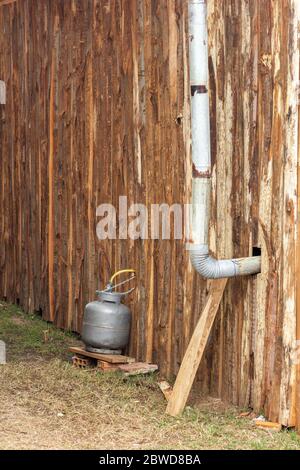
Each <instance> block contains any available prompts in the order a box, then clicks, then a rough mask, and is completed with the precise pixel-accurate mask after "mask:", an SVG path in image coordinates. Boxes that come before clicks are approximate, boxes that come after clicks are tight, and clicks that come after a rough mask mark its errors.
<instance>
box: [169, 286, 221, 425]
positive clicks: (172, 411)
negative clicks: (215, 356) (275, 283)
mask: <svg viewBox="0 0 300 470" xmlns="http://www.w3.org/2000/svg"><path fill="white" fill-rule="evenodd" d="M226 283H227V279H217V280H213V281H211V286H210V294H209V296H208V299H207V302H206V305H205V307H204V309H203V312H202V314H201V316H200V319H199V320H198V323H197V325H196V328H195V331H194V333H193V336H192V338H191V341H190V343H189V345H188V348H187V350H186V353H185V355H184V358H183V361H182V364H181V366H180V369H179V372H178V375H177V378H176V382H175V385H174V388H173V391H172V393H171V395H170V398H169V402H168V406H167V409H166V413H167V414H169V415H171V416H177V415H179V414H180V413H182V411H183V410H184V407H185V404H186V401H187V399H188V396H189V393H190V390H191V388H192V385H193V382H194V379H195V375H196V372H197V370H198V367H199V364H200V361H201V358H202V356H203V352H204V349H205V346H206V343H207V340H208V337H209V334H210V332H211V329H212V325H213V323H214V319H215V317H216V314H217V311H218V308H219V305H220V302H221V299H222V296H223V292H224V289H225V286H226Z"/></svg>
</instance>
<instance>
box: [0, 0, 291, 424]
mask: <svg viewBox="0 0 300 470" xmlns="http://www.w3.org/2000/svg"><path fill="white" fill-rule="evenodd" d="M3 3H7V4H6V5H4V4H3ZM298 3H299V2H297V1H295V0H278V1H276V2H274V1H272V0H260V1H258V0H243V1H242V0H208V23H209V50H210V53H209V74H210V103H211V129H212V131H211V137H212V162H213V189H214V191H213V198H212V207H211V212H212V220H211V227H210V246H211V249H212V251H213V252H214V254H216V255H217V256H220V257H230V256H235V257H239V256H248V255H251V254H252V247H253V246H258V247H260V248H261V249H262V273H261V274H260V275H259V276H257V277H256V278H253V279H232V280H230V281H228V285H227V288H226V292H225V295H224V299H223V300H222V303H221V306H220V310H219V313H218V314H217V316H216V320H215V324H214V326H213V330H212V334H211V336H210V337H209V341H208V345H207V349H206V351H205V353H204V356H203V358H202V361H201V365H200V369H199V373H198V375H197V379H198V381H197V383H196V384H195V387H196V388H198V389H199V390H201V391H202V392H203V393H210V394H212V395H216V396H220V397H222V398H223V399H225V400H227V401H230V402H232V403H235V404H238V405H241V406H252V407H253V408H254V410H255V411H261V410H262V409H263V410H264V412H265V413H266V415H267V416H268V418H269V419H270V420H271V421H274V422H279V423H280V424H283V425H286V424H288V423H294V422H295V420H296V414H297V413H296V411H295V410H296V409H299V406H298V408H297V406H295V400H296V398H295V397H296V388H295V387H296V383H298V384H299V374H298V379H297V382H296V370H295V368H292V367H291V362H292V360H291V355H292V351H293V350H294V346H295V339H296V279H297V282H298V278H297V277H296V270H297V269H298V270H299V262H298V261H297V266H296V263H295V260H296V236H297V233H296V220H297V219H296V217H297V213H299V202H298V201H297V159H298V155H299V150H298V148H297V144H296V141H297V134H298V130H297V129H298V116H297V114H296V113H295V110H294V101H293V100H295V96H294V95H293V90H294V86H295V83H296V82H297V80H298V79H299V78H298V77H299V67H298V65H299V64H298V63H299V47H298V42H297V30H298V22H299V7H298ZM187 20H188V13H187V1H181V0H161V1H150V0H131V1H126V2H122V1H121V0H64V1H63V2H62V1H59V0H51V1H49V0H39V1H38V2H37V1H35V0H17V1H15V2H10V1H9V2H6V1H4V2H0V80H3V81H5V83H6V92H7V93H6V94H7V96H6V100H7V102H6V105H0V113H1V115H0V120H1V123H0V138H1V143H0V172H1V174H0V210H1V218H0V243H1V251H0V297H1V298H2V299H7V300H8V301H10V302H15V303H19V304H20V305H21V306H22V307H23V308H24V309H25V310H26V311H28V312H34V311H37V312H39V313H41V314H42V316H43V318H44V319H46V320H50V319H51V320H53V321H54V323H55V324H56V325H58V326H59V327H64V328H69V329H72V330H74V331H79V332H80V330H81V324H82V315H83V308H84V305H85V304H86V303H87V302H88V301H89V300H91V299H92V298H93V296H94V291H95V290H96V289H97V288H99V287H102V286H103V285H104V284H105V283H106V282H107V279H108V277H109V275H110V273H112V272H113V271H114V270H117V269H119V268H124V267H127V266H130V267H134V268H136V269H137V271H138V285H139V289H138V290H137V291H136V293H134V294H132V295H131V297H130V298H129V299H128V303H129V304H130V305H131V307H132V310H133V328H132V335H131V344H130V348H129V351H128V353H129V354H130V355H133V356H135V357H137V359H138V360H147V361H152V362H154V363H158V364H159V366H160V370H161V372H162V374H164V375H166V376H172V375H174V374H176V373H177V372H178V369H179V366H180V363H181V361H182V357H183V355H184V353H185V350H186V348H187V345H188V343H189V340H190V338H191V335H192V333H193V331H194V328H195V325H196V324H197V321H198V319H199V316H200V313H201V311H202V309H203V306H204V305H205V302H206V299H207V289H208V286H207V283H206V282H205V281H204V280H202V279H201V278H200V277H199V276H197V275H196V274H195V273H194V272H193V270H192V267H191V264H190V262H189V259H188V255H187V253H186V251H185V248H184V243H183V242H182V241H178V240H170V241H168V240H163V241H159V240H142V239H138V240H135V241H131V240H130V241H128V240H123V239H122V240H117V241H113V242H111V241H108V240H105V241H102V242H100V241H99V240H98V239H97V236H96V224H97V222H98V218H97V217H96V207H97V206H98V205H99V204H101V203H112V204H114V205H117V203H118V198H119V196H120V195H127V196H128V202H129V205H130V204H131V203H132V202H140V203H144V204H146V205H147V207H150V204H151V203H162V202H167V203H171V204H172V203H181V204H183V203H187V202H189V200H190V194H191V173H192V168H191V158H190V102H189V94H190V90H189V77H188V37H187ZM298 219H299V218H298ZM298 239H299V229H298ZM298 259H299V258H298ZM298 277H299V276H298ZM298 312H299V311H298ZM298 319H299V313H298ZM298 323H299V321H298ZM298 396H299V395H298ZM298 401H299V399H298ZM298 423H299V412H298Z"/></svg>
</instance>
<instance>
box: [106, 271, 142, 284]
mask: <svg viewBox="0 0 300 470" xmlns="http://www.w3.org/2000/svg"><path fill="white" fill-rule="evenodd" d="M123 273H134V274H135V273H136V271H135V269H121V270H120V271H117V272H116V273H115V274H113V276H112V277H111V278H110V280H109V282H110V284H112V283H113V280H114V279H115V278H116V277H117V276H119V275H120V274H123Z"/></svg>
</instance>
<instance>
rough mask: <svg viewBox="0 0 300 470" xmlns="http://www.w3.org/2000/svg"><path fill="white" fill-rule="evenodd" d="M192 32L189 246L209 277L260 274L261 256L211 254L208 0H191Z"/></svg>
mask: <svg viewBox="0 0 300 470" xmlns="http://www.w3.org/2000/svg"><path fill="white" fill-rule="evenodd" d="M189 36H190V38H189V43H190V80H191V121H192V122H191V127H192V160H193V182H192V214H191V243H189V245H188V246H187V249H188V250H190V258H191V262H192V264H193V266H194V268H195V269H196V271H197V272H198V273H199V274H201V276H203V277H205V278H207V279H217V278H225V277H234V276H243V275H249V274H257V273H259V272H260V269H261V258H260V256H255V257H248V258H239V259H228V260H217V259H215V258H213V257H212V256H211V255H210V254H209V247H208V229H209V220H210V194H211V155H210V123H209V94H208V44H207V42H208V41H207V5H206V0H190V2H189Z"/></svg>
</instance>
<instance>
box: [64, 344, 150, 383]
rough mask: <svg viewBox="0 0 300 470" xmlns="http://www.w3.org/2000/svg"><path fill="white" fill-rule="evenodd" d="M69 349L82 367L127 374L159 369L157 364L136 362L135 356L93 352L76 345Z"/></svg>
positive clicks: (75, 360)
mask: <svg viewBox="0 0 300 470" xmlns="http://www.w3.org/2000/svg"><path fill="white" fill-rule="evenodd" d="M69 351H70V352H72V353H73V354H74V356H73V357H72V361H73V365H74V366H75V367H79V368H81V369H84V368H88V367H93V368H95V369H97V370H99V371H101V372H117V371H118V372H122V374H123V375H125V376H129V375H139V374H149V373H151V372H155V371H156V370H157V369H158V366H157V365H156V364H148V363H146V362H135V359H134V358H133V357H128V356H122V355H113V354H98V353H92V352H89V351H86V350H85V349H82V348H75V347H71V348H69Z"/></svg>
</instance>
